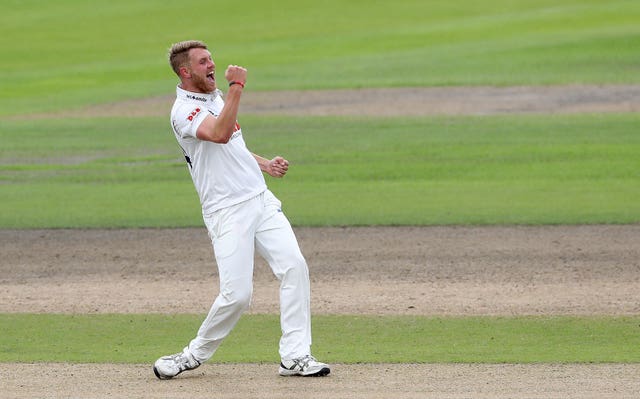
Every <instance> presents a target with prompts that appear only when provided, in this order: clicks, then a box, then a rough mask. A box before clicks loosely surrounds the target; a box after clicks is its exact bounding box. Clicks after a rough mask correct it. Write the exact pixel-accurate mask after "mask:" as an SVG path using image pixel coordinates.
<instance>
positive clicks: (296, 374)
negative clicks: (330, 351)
mask: <svg viewBox="0 0 640 399" xmlns="http://www.w3.org/2000/svg"><path fill="white" fill-rule="evenodd" d="M329 373H331V369H330V368H329V367H323V368H321V369H320V371H316V372H315V373H310V374H303V373H301V372H299V371H293V370H288V369H285V368H281V369H280V372H279V374H280V375H281V376H282V377H324V376H326V375H329Z"/></svg>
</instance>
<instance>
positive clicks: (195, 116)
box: [173, 104, 209, 138]
mask: <svg viewBox="0 0 640 399" xmlns="http://www.w3.org/2000/svg"><path fill="white" fill-rule="evenodd" d="M207 115H209V111H207V109H206V108H205V107H203V106H201V105H198V104H183V105H181V106H180V107H178V109H177V110H176V112H175V113H174V116H173V126H174V128H175V130H176V133H177V134H178V135H179V136H180V137H182V138H186V137H193V138H197V136H196V132H197V131H198V127H199V126H200V124H201V123H202V121H204V119H205V118H206V117H207Z"/></svg>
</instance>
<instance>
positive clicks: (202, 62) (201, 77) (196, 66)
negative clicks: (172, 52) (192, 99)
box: [188, 48, 216, 93]
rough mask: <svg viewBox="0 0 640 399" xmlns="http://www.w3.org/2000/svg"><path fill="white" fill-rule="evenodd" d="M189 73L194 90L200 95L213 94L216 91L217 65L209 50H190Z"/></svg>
mask: <svg viewBox="0 0 640 399" xmlns="http://www.w3.org/2000/svg"><path fill="white" fill-rule="evenodd" d="M189 63H190V65H189V67H188V69H189V72H190V73H191V83H192V85H193V88H195V89H196V90H197V92H199V93H211V92H213V91H214V90H215V89H216V76H215V71H216V64H215V63H214V62H213V59H212V58H211V53H210V52H209V50H205V49H203V48H194V49H191V50H189Z"/></svg>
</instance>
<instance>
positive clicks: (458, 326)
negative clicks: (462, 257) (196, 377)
mask: <svg viewBox="0 0 640 399" xmlns="http://www.w3.org/2000/svg"><path fill="white" fill-rule="evenodd" d="M203 317H204V316H202V315H171V316H167V315H125V314H107V315H60V314H46V315H45V314H40V315H33V314H0V325H2V326H3V333H2V334H1V335H0V348H1V349H0V362H74V363H151V362H153V361H155V359H156V358H157V357H159V356H161V355H163V354H167V353H173V352H177V351H179V350H180V349H181V346H179V345H181V344H180V343H184V342H188V341H189V340H190V339H191V338H193V334H194V333H195V331H196V330H197V328H198V326H199V325H200V322H201V321H202V318H203ZM278 317H279V316H277V315H245V316H243V317H242V319H241V321H240V323H239V324H238V325H237V327H236V328H235V329H234V330H233V332H232V333H231V335H230V336H229V337H228V338H227V339H226V340H225V342H224V343H223V345H222V346H221V347H220V349H219V351H218V352H217V353H216V355H215V357H214V361H215V362H220V363H260V362H273V363H277V362H278V360H279V359H278V353H277V348H278V340H279V338H280V325H279V318H278ZM313 323H314V324H313V330H314V345H313V351H314V354H315V355H316V356H318V358H320V359H322V360H323V361H327V362H331V363H380V362H383V363H539V362H545V363H607V362H616V363H638V362H640V334H638V332H639V330H640V327H639V325H640V317H604V316H602V317H568V316H562V317H560V316H557V317H464V318H456V317H411V316H394V317H391V316H387V317H378V316H330V315H323V316H315V317H314V321H313ZM43 342H46V344H45V345H43Z"/></svg>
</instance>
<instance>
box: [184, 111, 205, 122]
mask: <svg viewBox="0 0 640 399" xmlns="http://www.w3.org/2000/svg"><path fill="white" fill-rule="evenodd" d="M200 111H202V110H201V109H200V108H196V109H194V110H193V111H191V113H190V114H189V116H187V119H188V120H189V121H192V120H193V118H195V117H196V115H198V114H199V113H200Z"/></svg>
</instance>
